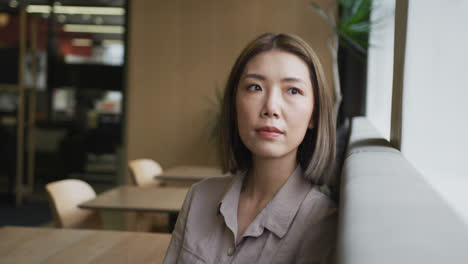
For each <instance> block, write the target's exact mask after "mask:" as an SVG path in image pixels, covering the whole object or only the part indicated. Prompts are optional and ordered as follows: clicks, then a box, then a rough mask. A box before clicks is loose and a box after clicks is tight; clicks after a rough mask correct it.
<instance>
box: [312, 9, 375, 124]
mask: <svg viewBox="0 0 468 264" xmlns="http://www.w3.org/2000/svg"><path fill="white" fill-rule="evenodd" d="M333 2H334V6H332V8H330V11H328V12H326V11H325V10H323V9H322V8H321V7H320V6H319V5H318V4H317V3H316V2H313V1H312V2H311V5H312V7H313V9H314V11H315V12H316V13H317V14H319V15H320V16H321V17H322V18H323V19H325V21H326V22H327V23H328V24H329V25H330V27H331V29H332V31H333V33H334V34H333V37H332V39H331V40H330V42H329V48H330V51H331V54H332V59H333V81H334V82H333V83H334V92H335V106H334V112H335V117H337V115H338V108H339V106H340V104H341V101H342V95H341V84H340V79H339V70H338V48H339V46H341V47H343V48H345V49H347V50H349V51H350V52H351V54H354V55H355V56H357V57H358V58H359V59H360V60H361V61H365V60H366V58H367V49H368V47H369V33H370V30H371V27H372V26H373V25H374V24H375V23H377V22H376V21H371V20H370V14H371V12H372V10H373V9H374V8H375V7H376V5H375V4H374V3H373V2H375V1H372V0H334V1H333ZM337 9H338V13H339V17H338V18H335V15H334V12H335V11H336V10H337Z"/></svg>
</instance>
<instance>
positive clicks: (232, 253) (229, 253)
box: [227, 248, 234, 257]
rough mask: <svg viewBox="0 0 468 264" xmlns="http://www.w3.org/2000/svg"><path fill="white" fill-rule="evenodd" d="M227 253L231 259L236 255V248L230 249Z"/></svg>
mask: <svg viewBox="0 0 468 264" xmlns="http://www.w3.org/2000/svg"><path fill="white" fill-rule="evenodd" d="M227 253H228V256H230V257H231V256H232V255H234V248H229V249H228V252H227Z"/></svg>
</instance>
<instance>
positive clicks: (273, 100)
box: [262, 92, 281, 118]
mask: <svg viewBox="0 0 468 264" xmlns="http://www.w3.org/2000/svg"><path fill="white" fill-rule="evenodd" d="M279 97H280V96H279V95H277V94H276V93H274V92H270V93H268V94H267V95H266V98H265V103H264V106H263V109H262V116H263V117H274V118H279V117H280V115H279V113H280V111H279V110H280V104H281V102H280V101H281V98H279Z"/></svg>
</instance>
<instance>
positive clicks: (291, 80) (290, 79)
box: [281, 77, 307, 84]
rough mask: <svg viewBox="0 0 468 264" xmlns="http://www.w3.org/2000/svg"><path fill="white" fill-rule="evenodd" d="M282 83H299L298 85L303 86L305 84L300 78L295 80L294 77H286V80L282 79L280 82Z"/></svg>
mask: <svg viewBox="0 0 468 264" xmlns="http://www.w3.org/2000/svg"><path fill="white" fill-rule="evenodd" d="M281 81H282V82H299V83H303V84H307V83H306V82H305V81H304V80H302V79H301V78H296V77H287V78H283V79H282V80H281Z"/></svg>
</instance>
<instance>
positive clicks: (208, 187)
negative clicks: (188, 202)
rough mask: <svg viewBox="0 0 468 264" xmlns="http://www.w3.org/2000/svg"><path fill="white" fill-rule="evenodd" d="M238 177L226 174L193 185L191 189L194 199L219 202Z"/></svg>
mask: <svg viewBox="0 0 468 264" xmlns="http://www.w3.org/2000/svg"><path fill="white" fill-rule="evenodd" d="M235 176H236V175H233V174H230V173H229V174H224V175H222V176H218V177H211V178H207V179H204V180H202V181H200V182H197V183H195V184H193V185H192V186H191V187H190V192H191V194H192V199H196V200H198V199H203V200H207V199H209V200H217V199H220V198H221V197H222V196H223V195H224V193H225V192H226V190H227V189H228V188H229V186H230V185H231V184H232V182H233V180H234V178H235Z"/></svg>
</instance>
